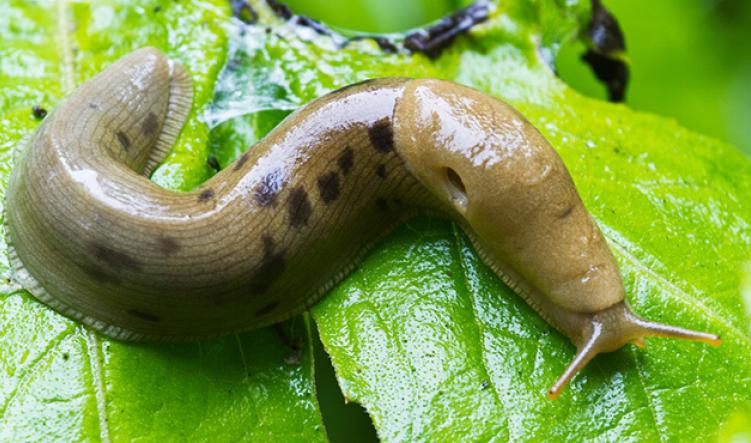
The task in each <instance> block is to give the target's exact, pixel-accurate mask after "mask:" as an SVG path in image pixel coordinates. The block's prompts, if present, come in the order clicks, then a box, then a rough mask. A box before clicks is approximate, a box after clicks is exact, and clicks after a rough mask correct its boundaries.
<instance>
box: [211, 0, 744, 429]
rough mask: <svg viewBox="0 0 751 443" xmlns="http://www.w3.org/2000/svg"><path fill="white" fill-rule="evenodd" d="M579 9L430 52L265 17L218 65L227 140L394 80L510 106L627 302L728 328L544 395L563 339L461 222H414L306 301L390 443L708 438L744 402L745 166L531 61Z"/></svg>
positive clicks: (509, 13)
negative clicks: (712, 339)
mask: <svg viewBox="0 0 751 443" xmlns="http://www.w3.org/2000/svg"><path fill="white" fill-rule="evenodd" d="M587 6H588V2H582V4H575V3H574V4H573V5H569V6H562V5H561V3H560V2H553V1H547V2H546V1H543V2H525V1H506V2H501V3H498V4H497V9H496V10H495V11H494V13H493V16H492V19H491V21H490V22H489V23H487V24H485V25H483V26H480V27H478V28H476V29H475V30H474V31H473V32H472V33H471V35H470V36H469V37H468V38H465V39H461V40H460V41H459V42H457V43H456V44H455V45H454V46H453V47H452V48H451V49H450V50H449V51H447V52H446V53H445V54H444V55H443V56H442V58H440V59H439V60H437V61H436V62H431V61H430V60H428V59H427V58H425V57H422V56H420V55H416V56H412V57H408V56H404V55H384V54H383V53H381V52H380V51H379V50H378V49H377V48H375V47H374V45H373V44H372V42H367V41H365V42H360V43H352V44H350V45H348V46H346V48H345V49H340V48H339V47H338V46H336V45H333V44H332V42H331V41H330V40H328V38H327V37H310V33H309V32H308V33H305V32H304V31H305V30H304V29H300V28H295V27H293V26H290V25H289V24H284V23H280V22H279V21H278V20H274V19H273V18H269V17H268V16H264V15H262V17H263V20H262V21H264V20H265V22H264V26H267V25H269V24H271V25H272V27H271V29H272V31H271V32H270V33H266V32H265V31H263V30H262V29H260V28H251V29H250V30H248V31H246V32H245V34H244V37H243V38H239V39H238V41H239V43H238V45H237V46H236V47H235V48H234V50H233V51H231V52H230V55H229V56H228V58H229V59H230V60H231V61H232V62H231V63H230V65H231V66H232V67H231V68H229V69H227V70H226V71H225V72H224V73H223V74H222V75H221V78H222V79H223V80H225V81H227V84H229V85H232V87H233V88H234V89H232V91H237V86H238V85H241V86H240V93H239V94H237V93H235V94H234V95H233V96H232V97H229V94H228V93H229V92H231V91H230V90H229V89H226V88H222V85H221V82H220V86H219V89H218V92H217V94H218V96H217V100H215V102H214V104H213V105H212V115H215V116H225V117H226V116H227V115H229V114H227V113H226V111H228V110H231V111H232V112H234V113H235V114H234V115H236V117H234V118H231V119H229V120H223V121H221V123H220V124H219V126H218V130H217V132H216V133H215V134H219V136H218V140H226V139H224V138H223V137H224V136H223V135H222V134H228V133H231V134H233V137H238V138H239V139H241V140H244V141H249V142H250V141H253V140H255V139H257V138H258V137H259V136H260V135H262V134H263V130H259V129H258V128H260V127H262V126H265V125H266V126H267V125H268V124H269V123H268V122H269V119H271V120H273V118H278V116H275V117H269V113H270V112H272V111H271V110H289V109H293V108H295V107H297V106H300V105H302V104H304V103H306V102H307V101H309V100H311V99H312V98H314V97H317V96H319V95H321V94H322V93H324V92H325V91H327V90H330V89H332V88H334V87H337V86H341V85H343V84H347V83H350V82H353V81H357V80H362V79H364V78H367V77H377V76H381V75H392V74H394V73H398V74H400V75H409V76H436V77H443V78H448V79H453V80H456V81H459V82H461V83H465V84H468V85H471V86H474V87H476V88H478V89H481V90H483V91H486V92H488V93H490V94H493V95H496V96H498V97H501V98H503V99H505V100H507V101H509V102H510V103H512V104H513V105H514V106H516V107H517V108H518V109H520V110H521V111H522V112H523V113H524V114H525V115H526V116H527V117H528V118H529V119H530V120H531V121H532V122H533V123H534V124H535V125H536V126H537V127H538V128H539V129H540V130H541V131H542V132H543V134H544V135H545V136H546V137H547V138H548V139H549V140H550V141H551V143H552V144H553V145H554V146H555V147H556V148H557V150H558V151H559V153H560V154H561V156H562V157H563V159H564V161H565V162H566V164H567V165H568V167H569V168H570V170H571V173H572V175H573V177H574V180H575V182H576V183H577V185H578V189H579V191H580V193H581V195H582V197H583V199H584V201H585V204H586V206H587V207H588V208H589V210H590V211H591V212H592V214H593V215H594V216H595V218H596V219H597V221H598V223H599V224H600V226H601V228H602V230H603V232H604V234H605V235H606V237H607V239H608V240H609V242H610V244H611V246H612V249H613V251H614V253H615V255H616V258H617V260H618V262H619V264H620V266H621V270H622V273H623V275H624V278H625V283H626V290H627V294H628V299H629V301H630V302H631V304H632V306H633V307H634V309H635V310H636V311H637V312H638V313H641V314H643V315H644V316H645V317H647V318H651V319H655V320H659V321H663V322H667V323H671V324H676V325H683V326H686V327H691V328H696V329H700V330H708V331H713V332H716V333H719V334H721V335H722V336H723V340H724V342H723V345H722V346H720V347H719V348H711V347H707V346H706V345H701V344H696V343H689V342H680V341H676V340H658V339H655V340H649V345H648V347H647V348H646V349H643V350H642V349H637V348H635V347H633V346H632V345H628V346H626V347H624V348H623V349H621V350H619V351H617V352H614V353H611V354H607V355H602V356H600V357H598V358H597V359H595V361H593V362H592V363H591V364H590V365H589V367H587V368H586V369H585V370H584V371H583V372H582V373H581V374H580V375H579V376H578V377H577V378H576V379H575V381H574V382H573V383H572V385H571V386H570V388H569V389H568V390H567V392H566V393H565V394H564V395H563V396H562V397H561V398H560V399H559V400H558V401H555V402H553V401H550V400H548V399H547V398H546V395H545V394H546V391H547V389H548V388H549V387H550V385H551V384H552V382H553V381H554V380H555V379H556V378H557V376H558V375H560V373H561V372H562V371H563V369H564V367H565V366H566V365H567V363H568V362H569V361H570V360H571V358H572V357H573V347H572V346H571V344H570V343H569V342H568V340H567V339H565V338H564V337H563V336H561V335H560V334H558V333H557V332H556V331H554V330H553V329H552V328H551V327H550V326H548V325H547V324H546V323H545V322H544V321H543V320H542V319H540V317H539V316H537V315H536V314H535V313H534V311H532V310H531V309H530V308H529V307H528V306H527V305H525V304H524V303H523V302H522V301H521V299H520V298H519V297H517V296H516V295H514V294H513V292H512V291H510V290H509V289H508V288H507V287H505V286H504V285H503V284H501V283H500V282H499V280H498V279H497V278H496V277H495V276H494V275H493V273H492V272H490V271H489V269H488V268H487V267H486V266H485V265H484V264H482V263H481V261H480V260H479V259H478V258H477V256H476V254H475V253H474V252H473V250H472V248H471V247H470V246H469V243H468V242H467V240H466V238H465V237H464V235H463V234H462V233H461V232H460V230H459V229H457V228H456V227H455V226H454V225H452V224H450V223H448V222H445V221H437V220H432V219H420V220H417V221H414V222H411V223H409V224H408V225H406V226H405V227H404V228H402V229H401V230H399V231H398V232H397V233H396V234H394V235H393V236H392V237H391V238H390V239H389V240H387V241H386V242H385V243H384V244H383V245H382V246H381V247H379V249H378V250H377V251H376V252H374V253H373V254H371V256H370V257H369V258H368V259H367V260H366V262H365V263H364V264H363V265H362V267H361V268H360V269H359V270H358V271H357V272H355V273H354V274H353V275H352V276H350V277H349V278H348V279H347V280H346V281H345V282H344V283H342V284H341V285H340V286H339V287H338V288H337V289H336V290H335V291H333V293H332V294H330V295H329V296H328V297H326V298H325V299H324V300H323V301H322V302H321V303H319V304H318V305H317V306H316V307H315V308H314V309H313V315H314V318H315V320H316V322H317V324H318V328H319V332H320V336H321V339H322V341H323V343H324V345H325V347H326V350H327V352H329V354H330V356H331V358H332V362H333V364H334V367H335V369H336V371H337V375H338V378H339V381H340V384H341V387H342V389H343V391H344V393H345V395H346V396H347V398H349V399H350V400H354V401H357V402H359V403H361V404H363V405H364V406H365V407H366V408H367V410H368V411H369V413H370V414H371V416H372V418H373V421H374V423H375V425H376V428H377V429H378V432H379V435H380V436H381V438H382V439H384V440H386V441H405V440H406V441H410V440H430V441H432V440H441V441H450V440H470V441H472V440H486V439H491V438H497V439H498V440H506V439H510V440H531V441H547V440H574V441H578V440H584V439H587V440H599V441H602V440H605V441H611V440H622V439H623V440H626V439H631V440H645V441H653V440H661V441H665V440H668V441H670V440H677V441H695V440H700V441H706V440H713V439H716V438H719V437H721V430H722V429H723V425H722V424H723V422H724V421H726V420H729V419H730V418H731V417H735V416H737V414H745V413H747V412H748V411H749V410H751V353H750V352H749V351H751V337H750V336H749V317H748V311H747V310H746V309H744V306H743V300H742V297H741V294H740V287H741V285H742V277H741V275H742V270H743V268H744V266H745V262H746V261H747V260H749V257H751V247H750V243H751V235H750V234H751V229H750V226H751V203H749V201H748V199H747V198H746V196H747V195H749V191H751V161H749V159H748V158H747V157H745V156H744V155H742V154H741V153H740V152H739V151H737V150H736V149H735V148H732V147H730V146H727V145H725V144H722V143H719V142H717V141H715V140H712V139H709V138H706V137H703V136H701V135H699V134H696V133H692V132H689V131H687V130H685V129H683V128H681V127H679V126H678V125H677V124H676V123H675V122H674V121H672V120H670V119H665V118H660V117H656V116H651V115H647V114H642V113H636V112H633V111H631V110H629V109H628V108H626V107H624V106H622V105H614V104H609V103H605V102H601V101H596V100H592V99H588V98H586V97H582V96H581V95H579V94H577V93H576V92H575V91H573V90H571V89H570V88H568V87H567V86H566V85H565V84H563V83H562V82H561V81H559V80H558V79H557V78H556V77H555V76H554V74H553V72H552V71H551V70H550V69H549V68H548V67H547V66H546V65H545V64H544V63H543V62H542V59H543V57H542V56H541V55H540V54H545V55H555V51H556V49H557V45H558V43H560V42H561V41H563V40H565V39H566V38H568V37H571V36H574V35H576V33H577V32H578V30H579V29H582V28H583V26H585V25H586V21H587ZM261 9H262V10H263V8H262V7H261ZM301 36H302V37H301ZM233 41H234V39H233ZM303 79H304V80H303ZM243 93H245V95H243ZM228 97H229V98H228ZM220 120H221V119H220ZM237 128H245V129H248V128H250V129H248V130H247V131H240V130H237ZM238 134H242V135H238ZM243 137H247V139H245V138H243ZM221 145H222V144H221V143H217V144H216V145H215V146H217V147H220V146H221ZM220 151H221V149H220ZM225 154H226V152H225ZM233 155H234V154H233V153H229V154H227V155H226V157H227V158H228V159H229V160H231V158H233Z"/></svg>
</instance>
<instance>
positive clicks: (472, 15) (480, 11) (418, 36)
mask: <svg viewBox="0 0 751 443" xmlns="http://www.w3.org/2000/svg"><path fill="white" fill-rule="evenodd" d="M489 16H490V11H489V9H488V4H487V3H486V2H475V3H473V4H471V5H469V6H467V7H466V8H462V9H460V10H458V11H456V12H455V13H453V14H451V15H449V16H447V17H444V18H443V19H441V20H440V21H439V22H438V23H436V24H435V25H433V26H430V27H429V28H426V29H419V30H417V31H415V32H412V33H410V34H409V35H407V36H406V37H405V38H404V47H405V48H407V49H408V50H409V51H411V52H421V53H423V54H425V55H427V56H428V57H430V58H437V57H438V56H439V55H440V54H441V52H442V51H443V50H444V49H446V48H447V47H448V46H449V45H450V44H451V42H452V41H453V40H454V39H455V38H456V37H457V36H458V35H460V34H462V33H465V32H467V31H469V30H470V29H472V27H473V26H475V25H477V24H478V23H482V22H484V21H485V20H487V19H488V17H489Z"/></svg>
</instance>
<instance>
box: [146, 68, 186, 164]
mask: <svg viewBox="0 0 751 443" xmlns="http://www.w3.org/2000/svg"><path fill="white" fill-rule="evenodd" d="M167 64H168V68H169V74H170V79H169V81H170V86H169V103H168V104H167V115H166V116H165V119H164V124H163V125H162V132H161V134H160V135H159V139H158V140H157V142H156V145H155V146H154V149H153V150H152V151H151V155H150V156H149V159H148V160H147V161H146V166H145V167H144V170H143V174H144V175H145V176H147V177H149V176H150V175H151V173H152V172H154V169H156V167H157V166H158V165H159V163H161V162H162V161H163V160H164V158H165V157H167V154H169V152H170V151H171V150H172V146H173V145H174V144H175V141H176V140H177V137H178V135H180V130H181V129H182V127H183V124H184V123H185V121H186V120H187V118H188V114H189V113H190V110H191V107H192V105H193V80H192V78H191V77H190V74H188V72H187V71H186V70H185V68H184V67H183V66H182V65H181V64H180V63H178V62H176V61H174V60H167Z"/></svg>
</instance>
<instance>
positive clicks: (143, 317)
mask: <svg viewBox="0 0 751 443" xmlns="http://www.w3.org/2000/svg"><path fill="white" fill-rule="evenodd" d="M128 314H130V315H132V316H133V317H136V318H140V319H141V320H146V321H153V322H157V321H161V320H162V319H161V318H159V317H157V316H156V315H154V314H149V313H148V312H144V311H139V310H138V309H128Z"/></svg>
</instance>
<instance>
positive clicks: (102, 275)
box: [84, 266, 122, 286]
mask: <svg viewBox="0 0 751 443" xmlns="http://www.w3.org/2000/svg"><path fill="white" fill-rule="evenodd" d="M84 271H85V272H86V273H87V274H88V275H89V277H91V278H93V279H94V280H95V281H97V282H99V283H102V284H110V285H113V286H119V285H120V283H122V280H120V279H119V278H118V277H116V276H114V275H111V274H109V273H107V272H104V271H103V270H101V269H99V268H98V267H96V266H95V267H93V268H85V269H84Z"/></svg>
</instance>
